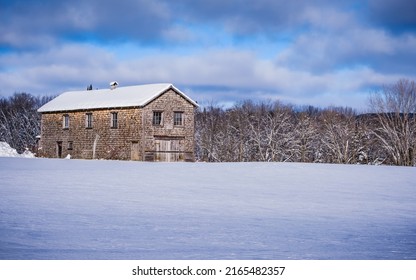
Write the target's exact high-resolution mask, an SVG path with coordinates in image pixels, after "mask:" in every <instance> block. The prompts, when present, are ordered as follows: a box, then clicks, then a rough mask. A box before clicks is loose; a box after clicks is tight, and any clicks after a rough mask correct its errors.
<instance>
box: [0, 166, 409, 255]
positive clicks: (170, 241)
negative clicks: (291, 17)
mask: <svg viewBox="0 0 416 280" xmlns="http://www.w3.org/2000/svg"><path fill="white" fill-rule="evenodd" d="M0 182H1V183H0V184H1V186H0V259H415V258H416V232H415V229H416V204H415V201H416V185H415V182H416V172H415V169H414V168H405V167H387V166H356V165H325V164H300V163H292V164H287V163H286V164H284V163H221V164H206V163H175V164H172V163H141V162H123V161H82V160H58V159H55V160H54V159H31V160H28V159H19V158H0Z"/></svg>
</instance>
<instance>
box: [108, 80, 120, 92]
mask: <svg viewBox="0 0 416 280" xmlns="http://www.w3.org/2000/svg"><path fill="white" fill-rule="evenodd" d="M117 86H118V83H117V82H116V81H114V82H111V83H110V89H111V90H113V89H115V88H116V87H117Z"/></svg>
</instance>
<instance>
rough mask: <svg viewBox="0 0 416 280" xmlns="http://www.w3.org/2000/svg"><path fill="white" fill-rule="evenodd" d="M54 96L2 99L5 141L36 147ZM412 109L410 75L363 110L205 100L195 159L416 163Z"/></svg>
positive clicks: (0, 128)
mask: <svg viewBox="0 0 416 280" xmlns="http://www.w3.org/2000/svg"><path fill="white" fill-rule="evenodd" d="M52 98H53V97H48V96H42V97H35V96H32V95H31V94H27V93H15V94H14V95H13V96H11V97H9V98H0V141H4V142H7V143H9V144H10V145H11V146H12V147H13V148H15V149H17V150H18V151H19V152H22V151H24V150H25V149H26V148H29V149H31V148H32V147H34V146H35V144H36V136H37V135H39V134H40V115H39V114H38V113H37V109H38V108H39V107H40V106H41V105H43V104H45V103H46V102H48V101H49V100H51V99H52ZM415 113H416V84H415V82H414V81H409V80H406V79H402V80H399V81H398V82H397V83H395V84H392V85H387V86H384V87H383V88H382V89H381V90H379V91H377V92H374V93H373V94H371V96H370V97H369V100H368V113H365V114H363V113H361V114H358V113H357V112H356V111H355V110H354V109H352V108H348V107H330V108H317V107H312V106H294V105H290V104H283V103H281V102H279V101H258V102H255V101H251V100H246V101H242V102H240V103H238V104H236V105H234V106H233V107H232V108H227V109H224V108H222V107H220V106H216V105H209V106H204V107H202V106H201V108H199V109H198V110H197V112H196V115H195V154H196V160H197V161H206V162H251V161H262V162H314V163H343V164H387V165H401V166H416V115H415Z"/></svg>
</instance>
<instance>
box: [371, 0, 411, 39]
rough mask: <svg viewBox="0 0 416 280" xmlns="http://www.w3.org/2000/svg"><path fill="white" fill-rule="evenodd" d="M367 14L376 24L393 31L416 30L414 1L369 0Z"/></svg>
mask: <svg viewBox="0 0 416 280" xmlns="http://www.w3.org/2000/svg"><path fill="white" fill-rule="evenodd" d="M368 15H369V18H370V19H371V20H372V21H374V23H376V24H377V25H378V26H383V27H384V28H387V29H388V30H390V31H392V32H395V33H402V32H407V31H415V30H416V2H415V1H409V0H369V1H368Z"/></svg>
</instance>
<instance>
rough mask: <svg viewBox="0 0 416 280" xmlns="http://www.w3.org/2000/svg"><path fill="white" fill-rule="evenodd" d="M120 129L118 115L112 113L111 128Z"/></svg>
mask: <svg viewBox="0 0 416 280" xmlns="http://www.w3.org/2000/svg"><path fill="white" fill-rule="evenodd" d="M117 127H118V113H117V112H112V113H111V128H117Z"/></svg>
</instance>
